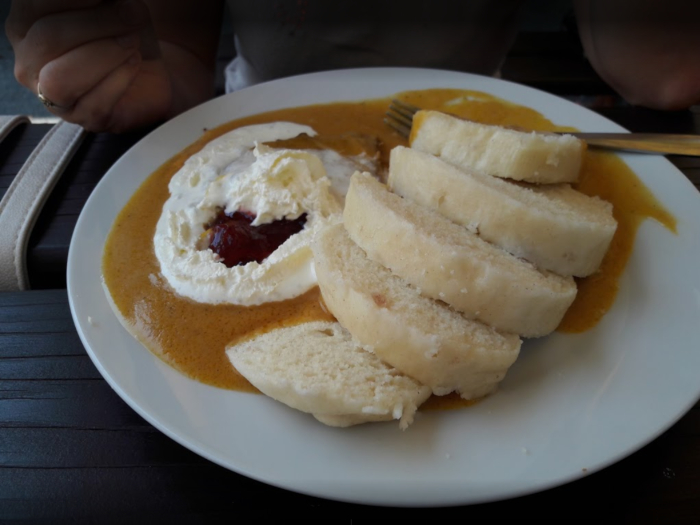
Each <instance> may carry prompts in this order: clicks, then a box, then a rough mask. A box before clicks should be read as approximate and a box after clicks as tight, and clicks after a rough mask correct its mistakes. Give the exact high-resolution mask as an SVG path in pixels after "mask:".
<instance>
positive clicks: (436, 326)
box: [312, 224, 521, 399]
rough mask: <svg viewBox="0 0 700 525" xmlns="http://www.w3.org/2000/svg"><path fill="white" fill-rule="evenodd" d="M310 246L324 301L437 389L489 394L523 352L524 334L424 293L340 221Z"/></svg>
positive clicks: (353, 329) (468, 395)
mask: <svg viewBox="0 0 700 525" xmlns="http://www.w3.org/2000/svg"><path fill="white" fill-rule="evenodd" d="M312 249H313V252H314V264H315V266H316V274H317V276H318V282H319V286H320V288H321V293H322V295H323V300H324V302H325V304H326V306H327V307H328V309H329V310H330V312H331V313H332V314H333V315H334V316H335V317H336V318H337V319H338V321H339V322H340V324H341V325H343V326H344V327H345V328H346V329H347V330H348V331H349V332H350V333H352V334H353V336H354V337H355V338H357V339H358V340H360V341H361V342H362V343H364V344H365V345H367V346H368V347H370V348H372V350H373V351H374V353H375V354H376V355H377V356H378V357H380V358H381V359H382V360H383V361H385V362H387V363H389V364H390V365H392V366H394V367H395V368H397V369H399V370H401V371H402V372H404V373H405V374H407V375H409V376H411V377H414V378H415V379H417V380H418V381H420V382H421V383H422V384H424V385H427V386H429V387H430V388H431V389H432V391H433V393H434V394H436V395H444V394H448V393H450V392H453V391H457V392H459V393H460V395H461V396H462V397H463V398H465V399H474V398H478V397H482V396H485V395H486V394H489V393H491V392H492V391H493V390H494V389H495V388H496V386H497V385H498V383H499V382H500V381H501V380H502V379H503V377H504V376H505V374H506V372H507V370H508V368H509V367H510V365H512V364H513V362H514V361H515V360H516V358H517V357H518V352H519V350H520V343H521V342H520V339H519V338H518V336H516V335H513V334H500V333H498V332H497V331H496V330H495V329H493V328H491V327H489V326H486V325H484V324H483V323H480V322H479V321H473V320H469V319H466V318H464V317H463V316H461V315H460V314H458V313H457V312H455V311H454V310H452V309H451V308H449V307H448V306H447V305H445V304H444V303H440V302H437V301H433V300H432V299H429V298H427V297H424V296H422V295H421V294H420V293H419V292H418V291H417V290H416V289H415V288H414V287H412V286H410V285H409V284H408V283H407V282H406V281H404V280H403V279H401V278H399V277H397V276H395V275H393V274H392V273H391V272H390V271H389V270H388V269H387V268H385V267H383V266H382V265H381V264H379V263H377V262H374V261H372V260H370V259H369V258H368V257H367V255H366V254H365V252H364V251H363V250H362V249H361V248H360V247H359V246H357V244H355V243H354V242H353V241H352V240H351V239H350V237H349V236H348V235H347V232H346V231H345V229H344V228H343V226H342V224H338V225H335V226H331V227H328V228H324V229H323V230H322V231H321V232H319V234H318V235H317V237H316V239H315V240H314V243H313V244H312Z"/></svg>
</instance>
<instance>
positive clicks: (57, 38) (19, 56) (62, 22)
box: [14, 0, 154, 89]
mask: <svg viewBox="0 0 700 525" xmlns="http://www.w3.org/2000/svg"><path fill="white" fill-rule="evenodd" d="M142 20H145V24H140V23H137V22H139V21H142ZM134 31H140V32H141V34H142V35H143V37H141V38H142V40H141V41H142V42H144V40H145V39H148V40H149V41H152V40H153V37H152V34H153V32H154V31H153V28H152V24H150V14H149V12H148V9H147V8H146V7H145V5H144V4H143V3H142V2H140V1H138V0H121V1H119V2H116V3H115V2H109V3H105V4H102V5H101V6H100V7H99V8H95V9H87V10H74V11H70V12H63V13H59V14H56V15H50V16H48V17H45V18H43V19H41V20H39V21H37V22H36V23H35V24H34V25H33V26H32V28H31V29H30V31H29V32H28V33H27V36H26V37H25V38H24V39H23V40H21V41H20V42H19V43H18V44H16V45H14V47H15V71H14V72H15V77H16V78H17V80H18V81H19V82H20V83H21V84H22V85H24V86H26V87H28V88H29V89H35V87H36V83H37V80H38V76H39V71H40V70H41V69H42V68H43V67H44V65H45V64H47V63H49V62H51V61H52V60H54V59H56V58H58V57H59V56H61V55H63V54H65V53H67V52H69V51H71V50H72V49H75V48H77V47H79V46H81V45H84V44H86V43H87V42H91V41H93V40H100V39H103V38H105V36H121V35H126V34H129V33H133V32H134Z"/></svg>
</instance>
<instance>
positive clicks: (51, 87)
mask: <svg viewBox="0 0 700 525" xmlns="http://www.w3.org/2000/svg"><path fill="white" fill-rule="evenodd" d="M139 43H140V39H139V36H138V35H137V34H136V33H132V34H129V35H124V36H121V37H117V38H108V39H103V40H97V41H95V42H90V43H89V44H85V45H84V46H80V47H78V48H76V49H73V50H72V51H69V52H68V53H66V54H65V55H62V56H60V57H58V58H57V59H55V60H52V61H51V62H49V63H48V64H46V65H45V66H44V67H43V68H42V69H41V71H40V73H39V77H38V82H37V85H38V84H41V91H42V94H43V95H44V96H45V97H46V98H48V99H49V100H51V101H52V102H54V103H55V104H58V105H59V106H62V107H72V106H73V105H74V104H75V102H76V101H77V100H78V99H79V98H80V97H82V96H83V95H84V94H85V93H87V92H88V91H90V90H92V89H93V88H94V87H95V86H97V85H98V84H99V83H100V82H101V81H102V80H103V79H104V78H106V77H107V76H108V75H109V74H110V73H111V72H112V71H114V70H115V69H117V68H118V67H120V66H121V65H122V64H123V63H124V62H125V61H126V60H127V59H128V58H129V57H130V56H132V55H133V54H134V52H135V51H136V49H137V48H138V46H139Z"/></svg>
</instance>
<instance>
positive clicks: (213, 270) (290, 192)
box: [154, 122, 367, 305]
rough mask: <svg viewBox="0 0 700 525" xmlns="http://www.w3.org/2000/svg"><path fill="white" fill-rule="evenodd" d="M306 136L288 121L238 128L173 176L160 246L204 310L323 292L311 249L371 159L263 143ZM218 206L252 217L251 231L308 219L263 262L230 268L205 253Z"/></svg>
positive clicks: (182, 288) (184, 291)
mask: <svg viewBox="0 0 700 525" xmlns="http://www.w3.org/2000/svg"><path fill="white" fill-rule="evenodd" d="M300 133H307V134H308V135H311V136H314V135H316V132H315V131H314V130H313V129H312V128H310V127H308V126H303V125H299V124H294V123H290V122H274V123H269V124H258V125H253V126H247V127H244V128H239V129H236V130H233V131H231V132H229V133H226V134H225V135H222V136H221V137H219V138H217V139H216V140H214V141H212V142H210V143H209V144H208V145H207V146H205V147H204V148H203V149H202V150H201V151H200V152H198V153H196V154H195V155H193V156H192V157H190V158H189V159H188V160H187V161H186V162H185V164H184V165H183V167H182V168H181V169H180V170H179V171H178V172H177V173H176V174H175V175H174V176H173V178H172V179H171V181H170V184H169V190H170V198H169V199H168V200H167V201H166V203H165V205H164V206H163V212H162V214H161V217H160V220H159V221H158V224H157V226H156V233H155V236H154V246H155V252H156V257H157V259H158V261H159V263H160V267H161V272H162V274H163V276H164V277H165V278H166V280H167V281H168V283H169V284H170V285H171V286H172V287H173V288H174V289H175V291H176V292H177V293H179V294H180V295H183V296H185V297H189V298H190V299H193V300H195V301H198V302H202V303H211V304H219V303H231V304H240V305H256V304H261V303H264V302H271V301H281V300H284V299H289V298H292V297H296V296H298V295H301V294H303V293H304V292H306V291H308V290H310V289H311V288H313V287H314V286H316V285H317V280H316V273H315V270H314V266H313V255H312V252H311V249H310V247H309V245H310V242H311V240H312V239H313V237H314V236H315V234H316V232H317V231H318V230H319V229H321V228H322V227H323V226H325V225H326V224H329V223H332V222H336V221H341V220H342V217H341V213H342V196H343V195H344V193H345V190H346V187H347V181H348V180H349V178H350V176H351V175H352V173H353V172H354V171H355V170H356V169H357V165H358V162H359V163H364V164H367V157H366V156H365V157H364V158H362V157H356V158H353V159H346V158H345V157H342V156H341V155H339V154H338V153H336V152H334V151H331V150H289V149H273V148H270V147H267V146H265V145H263V144H261V143H263V142H271V141H275V140H281V139H288V138H292V137H295V136H297V135H299V134H300ZM322 159H323V160H322ZM328 173H332V177H331V178H329V177H328ZM222 208H223V209H224V210H225V211H226V212H227V213H232V212H235V211H245V212H252V213H253V214H255V215H256V218H255V220H254V222H253V225H254V226H258V225H260V224H266V223H270V222H273V221H275V220H280V219H289V220H293V219H296V218H298V217H299V216H300V215H302V214H304V213H306V214H307V217H306V223H305V225H304V229H303V230H301V231H300V232H299V233H296V234H294V235H292V236H291V237H289V239H287V240H286V241H285V242H284V243H282V245H280V246H279V248H277V250H275V251H274V252H273V253H272V254H271V255H270V256H269V257H267V258H266V259H265V260H264V261H263V262H262V263H257V262H250V263H248V264H245V265H241V266H234V267H232V268H228V267H226V266H225V265H224V264H223V263H221V262H220V260H219V256H218V255H217V254H215V253H214V252H213V251H212V250H210V249H209V248H204V249H202V248H201V247H200V244H201V239H202V236H203V233H204V231H205V225H206V224H207V223H209V222H210V221H211V220H212V219H213V218H214V217H215V216H216V215H217V214H218V212H219V211H220V210H221V209H222Z"/></svg>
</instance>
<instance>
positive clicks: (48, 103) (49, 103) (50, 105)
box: [36, 82, 70, 111]
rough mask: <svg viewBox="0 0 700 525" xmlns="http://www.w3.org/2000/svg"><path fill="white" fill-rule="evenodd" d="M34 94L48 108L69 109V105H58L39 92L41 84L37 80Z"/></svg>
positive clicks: (56, 109) (55, 109)
mask: <svg viewBox="0 0 700 525" xmlns="http://www.w3.org/2000/svg"><path fill="white" fill-rule="evenodd" d="M36 96H37V97H38V98H39V100H40V101H41V103H42V104H43V105H44V106H46V107H47V108H48V109H51V110H54V111H67V110H69V109H70V107H69V106H59V105H58V104H56V103H55V102H54V101H52V100H49V99H48V98H46V97H45V96H44V94H43V93H42V92H41V84H39V83H38V82H37V83H36Z"/></svg>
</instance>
